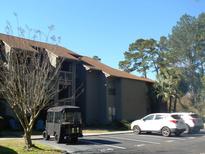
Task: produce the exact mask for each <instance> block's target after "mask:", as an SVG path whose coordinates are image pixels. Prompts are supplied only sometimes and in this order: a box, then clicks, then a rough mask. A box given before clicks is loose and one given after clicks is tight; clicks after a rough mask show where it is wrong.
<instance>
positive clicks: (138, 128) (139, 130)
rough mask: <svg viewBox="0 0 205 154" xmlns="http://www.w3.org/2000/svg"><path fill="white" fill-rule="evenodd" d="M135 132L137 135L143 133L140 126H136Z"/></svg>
mask: <svg viewBox="0 0 205 154" xmlns="http://www.w3.org/2000/svg"><path fill="white" fill-rule="evenodd" d="M133 132H134V133H135V134H140V133H141V129H140V127H139V126H134V127H133Z"/></svg>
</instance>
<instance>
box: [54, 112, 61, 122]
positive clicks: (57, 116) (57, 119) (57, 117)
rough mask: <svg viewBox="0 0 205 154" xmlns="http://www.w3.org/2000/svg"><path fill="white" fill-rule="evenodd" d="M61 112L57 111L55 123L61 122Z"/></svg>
mask: <svg viewBox="0 0 205 154" xmlns="http://www.w3.org/2000/svg"><path fill="white" fill-rule="evenodd" d="M60 119H61V114H60V112H55V123H60Z"/></svg>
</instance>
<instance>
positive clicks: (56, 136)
mask: <svg viewBox="0 0 205 154" xmlns="http://www.w3.org/2000/svg"><path fill="white" fill-rule="evenodd" d="M54 139H55V141H56V143H61V138H60V136H58V135H57V134H55V136H54Z"/></svg>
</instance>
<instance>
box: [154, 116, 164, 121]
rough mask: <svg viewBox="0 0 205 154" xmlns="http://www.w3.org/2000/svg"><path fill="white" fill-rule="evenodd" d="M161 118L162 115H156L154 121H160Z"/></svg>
mask: <svg viewBox="0 0 205 154" xmlns="http://www.w3.org/2000/svg"><path fill="white" fill-rule="evenodd" d="M163 118H164V116H163V115H156V116H155V120H160V119H163Z"/></svg>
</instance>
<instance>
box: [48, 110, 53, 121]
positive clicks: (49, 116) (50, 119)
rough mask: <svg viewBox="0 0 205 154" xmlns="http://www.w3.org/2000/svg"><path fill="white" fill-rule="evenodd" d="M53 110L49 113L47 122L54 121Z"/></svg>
mask: <svg viewBox="0 0 205 154" xmlns="http://www.w3.org/2000/svg"><path fill="white" fill-rule="evenodd" d="M53 115H54V113H53V112H48V113H47V122H53Z"/></svg>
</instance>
